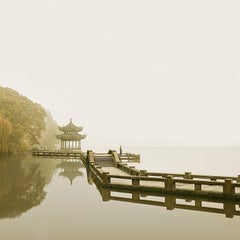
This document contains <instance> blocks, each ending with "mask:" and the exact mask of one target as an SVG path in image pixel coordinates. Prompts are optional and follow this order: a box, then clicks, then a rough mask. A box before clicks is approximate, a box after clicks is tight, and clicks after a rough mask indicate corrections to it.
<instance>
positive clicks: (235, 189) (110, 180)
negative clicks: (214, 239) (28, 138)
mask: <svg viewBox="0 0 240 240" xmlns="http://www.w3.org/2000/svg"><path fill="white" fill-rule="evenodd" d="M32 155H33V156H38V157H61V158H79V159H81V160H82V162H83V163H84V165H85V167H86V169H87V172H88V175H89V176H90V178H91V177H92V178H93V179H94V181H95V183H96V184H97V185H98V186H100V187H101V188H104V189H108V190H112V189H115V190H124V191H140V192H148V193H158V194H169V195H180V196H188V197H189V196H192V197H202V198H209V199H225V200H226V199H228V200H237V201H240V175H238V176H237V177H231V176H213V175H196V174H192V173H191V172H185V173H184V174H176V173H159V172H148V171H147V170H139V169H136V168H135V167H133V166H129V165H128V164H127V163H128V162H139V161H140V156H139V155H136V154H130V153H125V154H121V155H120V154H118V153H117V152H116V151H114V150H109V152H108V153H94V152H93V151H87V153H84V152H82V151H69V152H65V151H64V152H62V151H40V152H39V151H37V152H33V153H32Z"/></svg>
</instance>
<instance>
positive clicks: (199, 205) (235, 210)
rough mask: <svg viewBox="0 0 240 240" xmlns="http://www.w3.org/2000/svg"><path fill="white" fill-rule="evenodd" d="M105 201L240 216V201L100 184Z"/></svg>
mask: <svg viewBox="0 0 240 240" xmlns="http://www.w3.org/2000/svg"><path fill="white" fill-rule="evenodd" d="M98 190H99V192H100V194H101V196H102V199H103V201H110V200H113V201H121V202H131V203H138V204H146V205H153V206H160V207H165V208H166V209H168V210H174V209H183V210H192V211H201V212H209V213H218V214H224V215H225V216H226V217H227V218H232V217H233V216H234V215H236V216H240V208H239V202H235V201H224V200H220V199H219V200H212V199H209V198H191V197H183V196H179V195H178V196H176V195H166V194H158V193H152V192H143V191H141V192H138V191H127V190H121V189H118V188H113V189H106V188H101V187H100V186H98Z"/></svg>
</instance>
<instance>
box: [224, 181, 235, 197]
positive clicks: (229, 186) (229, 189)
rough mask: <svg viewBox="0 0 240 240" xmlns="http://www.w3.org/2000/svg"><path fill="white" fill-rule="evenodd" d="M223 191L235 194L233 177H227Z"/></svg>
mask: <svg viewBox="0 0 240 240" xmlns="http://www.w3.org/2000/svg"><path fill="white" fill-rule="evenodd" d="M223 193H225V194H233V193H234V191H233V186H232V179H225V182H224V186H223Z"/></svg>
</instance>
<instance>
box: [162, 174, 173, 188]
mask: <svg viewBox="0 0 240 240" xmlns="http://www.w3.org/2000/svg"><path fill="white" fill-rule="evenodd" d="M172 180H173V176H172V175H167V176H166V179H165V182H164V184H165V188H166V189H167V190H173V189H174V188H175V183H173V181H172Z"/></svg>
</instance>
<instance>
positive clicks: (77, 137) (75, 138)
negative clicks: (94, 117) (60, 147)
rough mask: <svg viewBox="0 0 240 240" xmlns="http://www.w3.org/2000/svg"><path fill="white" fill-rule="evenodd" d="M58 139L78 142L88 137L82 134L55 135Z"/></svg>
mask: <svg viewBox="0 0 240 240" xmlns="http://www.w3.org/2000/svg"><path fill="white" fill-rule="evenodd" d="M55 136H56V138H57V139H61V140H63V141H78V140H81V139H84V138H85V137H86V135H82V134H69V133H68V134H66V133H65V134H58V135H55Z"/></svg>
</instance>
